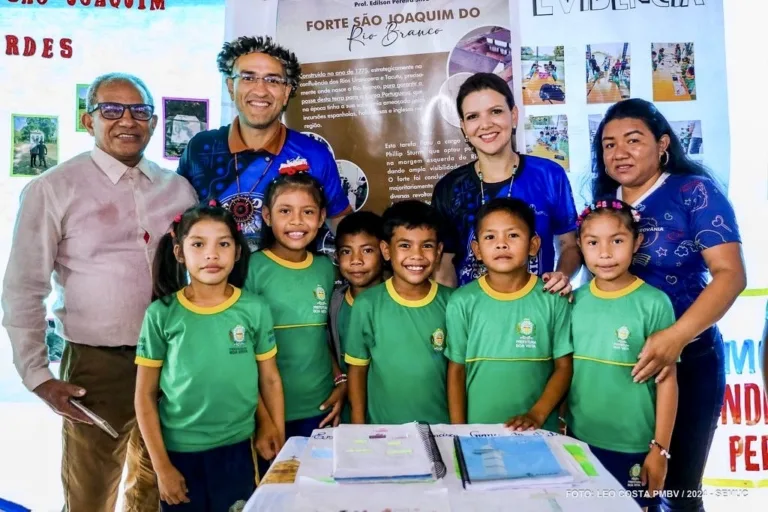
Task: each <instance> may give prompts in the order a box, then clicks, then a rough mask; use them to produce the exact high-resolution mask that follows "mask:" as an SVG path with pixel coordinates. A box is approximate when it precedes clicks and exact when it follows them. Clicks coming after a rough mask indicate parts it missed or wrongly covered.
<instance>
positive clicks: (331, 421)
mask: <svg viewBox="0 0 768 512" xmlns="http://www.w3.org/2000/svg"><path fill="white" fill-rule="evenodd" d="M346 398H347V383H346V382H342V383H341V384H339V385H338V386H336V388H335V389H334V390H333V393H331V396H329V397H328V400H326V401H325V402H323V403H322V404H321V405H320V410H321V411H327V410H328V408H330V409H331V412H329V413H328V416H326V417H325V418H324V419H323V421H322V422H320V427H319V428H323V427H325V426H326V425H331V426H334V427H338V426H339V422H340V421H341V409H342V407H344V400H346Z"/></svg>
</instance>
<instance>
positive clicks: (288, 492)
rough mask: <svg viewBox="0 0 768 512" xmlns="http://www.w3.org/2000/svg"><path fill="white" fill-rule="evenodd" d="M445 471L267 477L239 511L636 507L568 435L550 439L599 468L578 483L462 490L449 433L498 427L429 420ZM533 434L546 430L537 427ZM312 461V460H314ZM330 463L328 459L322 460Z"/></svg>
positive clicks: (296, 458)
mask: <svg viewBox="0 0 768 512" xmlns="http://www.w3.org/2000/svg"><path fill="white" fill-rule="evenodd" d="M432 431H433V433H434V435H435V438H436V441H437V444H438V447H439V449H440V454H441V455H442V457H443V460H444V461H445V463H446V466H447V469H448V471H447V475H446V476H445V477H444V478H442V479H440V480H439V481H437V482H435V483H431V484H371V485H368V484H335V483H321V482H314V481H309V480H307V479H306V478H299V479H297V481H294V482H293V483H266V484H263V485H261V486H259V488H258V489H257V490H256V492H255V493H254V494H253V496H251V499H250V500H248V503H247V505H246V506H245V509H244V512H326V511H327V512H338V511H340V510H347V511H349V512H353V511H360V510H367V511H370V512H372V511H374V510H375V511H380V510H384V509H385V508H386V507H389V508H392V509H396V510H399V511H402V512H407V511H410V510H414V511H415V510H419V512H443V511H452V512H453V511H461V512H463V511H468V512H474V511H477V512H502V511H509V510H515V511H516V512H637V511H639V510H641V509H640V507H639V506H638V505H637V504H636V503H635V501H634V500H633V499H632V498H630V497H627V496H624V495H623V492H622V491H623V488H622V486H621V485H620V484H619V482H618V481H616V479H615V478H613V476H612V475H611V474H610V473H608V471H607V470H606V469H605V468H604V467H603V466H602V464H600V462H599V461H598V460H597V459H596V458H595V457H594V455H592V453H591V452H589V448H587V446H586V445H585V444H583V443H581V442H579V441H577V440H575V439H573V438H570V437H566V436H555V437H554V438H553V439H552V441H553V442H555V443H562V442H567V443H569V444H579V445H581V446H582V447H584V449H585V452H586V453H587V454H588V455H589V457H590V461H591V462H592V464H593V465H594V467H595V469H596V470H597V472H598V476H596V477H591V478H589V479H588V480H586V481H585V482H583V483H579V484H575V485H573V486H571V487H568V488H564V487H558V488H551V489H549V488H546V489H520V490H503V491H487V492H480V491H466V490H464V489H463V488H462V485H461V480H460V478H459V477H458V476H457V475H456V471H455V470H454V467H453V436H454V435H483V434H486V435H487V434H488V433H491V432H499V426H498V425H432ZM535 434H536V435H543V434H546V435H551V433H544V432H542V431H538V432H536V433H535ZM307 442H308V438H302V437H294V438H291V439H289V440H288V442H287V443H286V444H285V446H284V447H283V449H282V450H281V451H280V454H279V455H278V456H277V458H276V460H275V463H274V464H273V466H272V468H271V469H270V471H269V472H268V473H267V475H266V476H265V478H266V479H267V480H270V479H272V478H274V477H275V475H276V474H277V471H275V474H273V471H274V470H275V468H286V467H288V468H290V467H293V468H296V467H297V466H300V465H301V457H302V452H304V449H305V447H306V446H307ZM314 463H315V464H317V462H316V461H315V462H314ZM327 463H328V464H329V465H330V464H331V462H330V461H328V462H327Z"/></svg>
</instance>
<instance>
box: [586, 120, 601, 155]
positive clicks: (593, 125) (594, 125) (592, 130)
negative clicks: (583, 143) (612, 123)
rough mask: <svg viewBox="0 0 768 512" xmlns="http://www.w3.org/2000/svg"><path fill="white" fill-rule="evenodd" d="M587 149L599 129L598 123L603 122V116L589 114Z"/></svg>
mask: <svg viewBox="0 0 768 512" xmlns="http://www.w3.org/2000/svg"><path fill="white" fill-rule="evenodd" d="M588 120H589V147H590V148H591V147H592V144H593V143H594V142H595V134H597V129H598V128H599V127H600V121H602V120H603V114H590V115H589V118H588Z"/></svg>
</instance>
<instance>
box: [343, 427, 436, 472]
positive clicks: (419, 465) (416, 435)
mask: <svg viewBox="0 0 768 512" xmlns="http://www.w3.org/2000/svg"><path fill="white" fill-rule="evenodd" d="M443 476H445V464H444V463H443V461H442V457H441V456H440V452H439V450H438V448H437V443H435V439H434V436H433V435H432V431H431V429H430V428H429V425H426V424H418V423H406V424H404V425H339V426H338V427H336V429H335V431H334V434H333V479H334V480H335V481H336V482H339V483H375V482H386V483H396V482H426V481H433V480H435V479H436V478H442V477H443Z"/></svg>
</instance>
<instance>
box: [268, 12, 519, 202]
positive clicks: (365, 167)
mask: <svg viewBox="0 0 768 512" xmlns="http://www.w3.org/2000/svg"><path fill="white" fill-rule="evenodd" d="M277 18H278V24H277V39H278V40H279V41H280V42H282V43H285V44H290V46H291V48H293V49H294V50H295V51H296V54H297V56H298V58H299V60H300V62H301V63H302V77H303V78H302V82H301V86H300V87H299V90H298V93H297V96H296V98H294V99H293V100H292V101H291V103H290V104H289V106H288V110H287V112H286V124H287V125H288V126H289V127H291V128H293V129H295V130H298V131H301V132H305V133H309V134H314V135H316V136H318V137H322V139H324V140H325V141H326V142H327V143H328V145H329V146H330V147H331V148H332V151H333V153H334V155H335V158H336V159H337V162H338V163H339V169H340V171H342V174H343V176H345V177H347V175H349V176H348V177H347V179H348V183H349V190H350V192H349V194H350V197H351V198H352V199H353V200H354V201H352V202H353V203H354V204H355V207H356V208H360V207H362V208H364V209H366V210H371V211H376V212H379V213H381V212H382V211H383V210H384V209H385V208H386V207H387V206H389V205H390V204H391V203H393V202H397V201H400V200H403V199H412V198H413V199H421V200H425V201H429V200H430V198H431V196H432V189H433V187H434V185H435V183H437V180H438V179H439V178H440V177H442V176H443V175H444V174H446V173H447V172H448V171H450V170H451V169H454V168H455V167H458V166H460V165H463V164H465V163H468V162H469V161H470V160H471V159H472V153H471V151H470V148H469V147H468V145H467V144H466V143H465V142H464V137H463V135H462V133H461V130H460V128H459V117H458V113H457V111H456V95H457V94H458V90H459V87H460V86H461V84H462V83H463V82H464V81H465V80H466V79H467V77H469V76H471V75H472V74H473V73H476V72H479V71H484V72H491V73H496V74H498V75H499V76H501V77H502V78H504V79H505V80H506V81H507V82H508V83H509V84H510V87H512V86H513V81H512V80H513V76H517V75H518V74H519V69H518V68H515V67H513V64H512V62H513V61H512V58H513V48H515V47H516V43H514V41H513V38H514V37H516V36H515V35H514V31H510V27H509V26H508V25H509V19H510V16H509V3H508V2H506V1H498V0H478V1H476V2H449V1H443V0H423V1H420V2H407V1H376V0H371V1H342V0H320V1H316V2H311V3H310V2H306V1H303V0H280V2H279V3H278V15H277ZM517 51H518V52H519V49H518V50H517ZM516 62H517V61H516ZM518 66H519V63H518Z"/></svg>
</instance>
